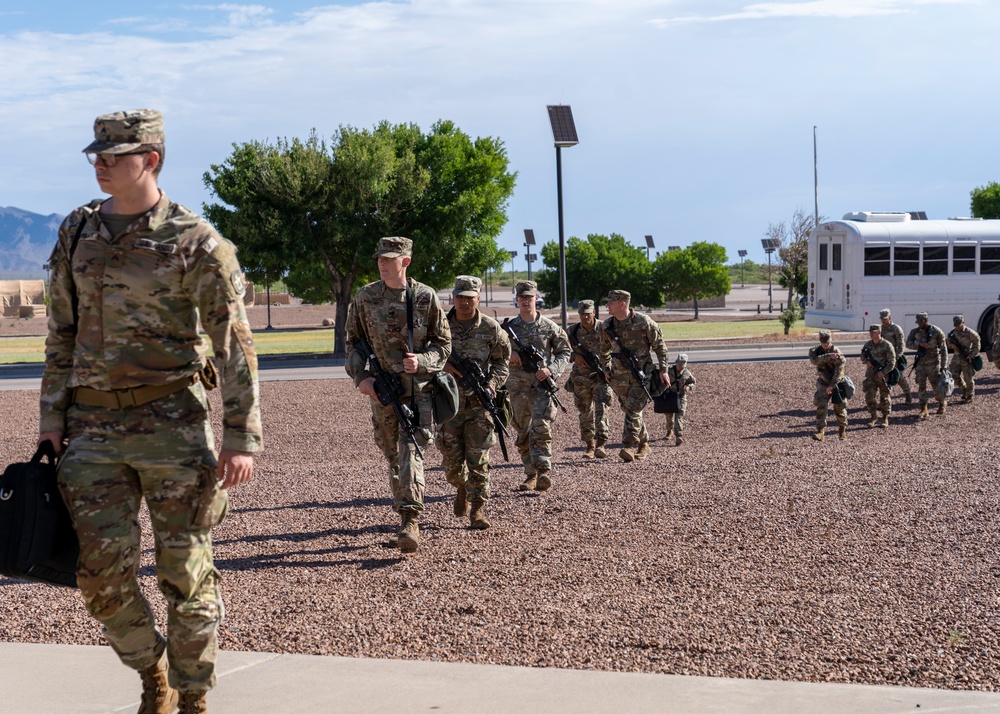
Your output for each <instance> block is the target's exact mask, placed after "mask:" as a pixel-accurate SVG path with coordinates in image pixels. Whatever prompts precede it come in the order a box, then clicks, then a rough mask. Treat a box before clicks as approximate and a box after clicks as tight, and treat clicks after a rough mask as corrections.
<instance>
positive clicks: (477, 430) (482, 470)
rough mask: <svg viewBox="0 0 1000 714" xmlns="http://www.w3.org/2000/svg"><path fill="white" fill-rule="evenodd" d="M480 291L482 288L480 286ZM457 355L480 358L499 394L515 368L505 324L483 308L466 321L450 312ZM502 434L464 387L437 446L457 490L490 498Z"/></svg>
mask: <svg viewBox="0 0 1000 714" xmlns="http://www.w3.org/2000/svg"><path fill="white" fill-rule="evenodd" d="M477 292H478V290H477ZM448 324H449V326H450V328H451V348H452V352H453V354H456V355H461V356H462V357H465V358H467V359H471V360H473V361H474V362H476V363H477V364H478V365H479V366H480V367H481V368H482V370H483V374H485V375H486V378H487V387H488V388H489V389H492V390H493V391H494V392H496V390H497V389H499V388H500V387H501V386H503V384H504V382H506V380H507V375H508V373H509V372H510V365H509V364H508V361H509V360H510V340H509V339H508V338H507V333H505V332H504V331H503V329H502V328H501V327H500V324H499V323H498V322H497V321H496V320H494V319H493V318H491V317H489V316H487V315H483V314H482V313H481V312H479V311H478V310H477V311H476V317H475V319H474V320H473V321H472V323H471V324H468V325H463V324H462V323H461V322H459V320H458V318H457V317H455V310H454V309H452V310H451V311H450V312H449V313H448ZM496 441H497V437H496V433H495V430H494V427H493V418H492V417H491V416H490V413H489V412H488V411H487V410H486V407H484V406H483V405H482V403H481V402H480V401H479V398H478V397H477V396H476V393H475V392H474V391H473V390H471V389H464V388H460V391H459V403H458V414H456V415H455V417H454V418H453V419H451V420H450V421H447V422H445V423H444V424H442V425H441V426H439V427H438V432H437V447H438V449H439V450H440V451H441V455H442V456H443V457H444V474H445V478H447V479H448V483H450V484H451V485H452V486H455V487H456V488H460V487H463V486H464V487H465V493H466V495H467V497H468V499H469V500H470V501H471V502H472V503H473V504H475V503H477V502H479V503H482V502H485V501H488V500H489V498H490V476H489V468H490V448H491V447H492V446H493V445H494V444H495V443H496Z"/></svg>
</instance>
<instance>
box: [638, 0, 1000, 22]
mask: <svg viewBox="0 0 1000 714" xmlns="http://www.w3.org/2000/svg"><path fill="white" fill-rule="evenodd" d="M980 2H981V0H806V2H763V3H753V4H750V5H745V6H743V7H742V8H741V9H740V10H738V11H736V12H728V13H721V14H717V15H697V14H690V15H684V16H680V17H672V18H658V19H654V20H650V21H649V24H651V25H653V26H656V27H666V26H669V25H678V24H686V23H693V22H729V21H733V20H767V19H773V18H837V19H853V18H861V17H881V16H885V15H898V14H900V13H906V12H911V11H912V10H913V9H914V8H917V7H921V6H928V5H970V4H971V5H975V4H979V3H980Z"/></svg>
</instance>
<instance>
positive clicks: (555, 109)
mask: <svg viewBox="0 0 1000 714" xmlns="http://www.w3.org/2000/svg"><path fill="white" fill-rule="evenodd" d="M548 110H549V122H550V123H551V124H552V142H553V143H554V144H555V147H556V193H557V195H558V203H559V293H560V300H559V302H560V303H562V305H561V307H560V311H559V313H560V316H561V317H562V327H563V329H564V330H565V329H566V241H565V233H564V230H563V200H562V148H563V147H564V146H566V147H570V146H576V145H577V144H579V143H580V140H579V139H578V138H577V136H576V124H574V123H573V110H572V109H571V108H570V107H569V106H568V105H566V104H556V105H552V104H550V105H548Z"/></svg>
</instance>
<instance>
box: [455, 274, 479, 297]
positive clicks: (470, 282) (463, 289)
mask: <svg viewBox="0 0 1000 714" xmlns="http://www.w3.org/2000/svg"><path fill="white" fill-rule="evenodd" d="M482 286H483V281H482V280H480V279H479V278H477V277H476V276H474V275H459V276H458V277H457V278H455V289H454V290H452V291H451V294H452V295H454V296H455V297H459V296H463V297H476V296H477V295H478V294H479V290H480V288H482Z"/></svg>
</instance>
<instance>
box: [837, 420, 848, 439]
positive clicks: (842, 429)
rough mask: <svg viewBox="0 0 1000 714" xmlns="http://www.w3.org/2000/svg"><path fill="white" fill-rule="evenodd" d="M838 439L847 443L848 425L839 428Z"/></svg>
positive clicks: (841, 425)
mask: <svg viewBox="0 0 1000 714" xmlns="http://www.w3.org/2000/svg"><path fill="white" fill-rule="evenodd" d="M837 437H838V438H839V439H840V440H841V441H847V424H840V425H839V426H838V427H837Z"/></svg>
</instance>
